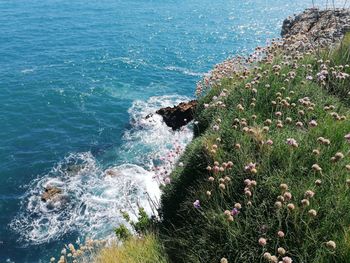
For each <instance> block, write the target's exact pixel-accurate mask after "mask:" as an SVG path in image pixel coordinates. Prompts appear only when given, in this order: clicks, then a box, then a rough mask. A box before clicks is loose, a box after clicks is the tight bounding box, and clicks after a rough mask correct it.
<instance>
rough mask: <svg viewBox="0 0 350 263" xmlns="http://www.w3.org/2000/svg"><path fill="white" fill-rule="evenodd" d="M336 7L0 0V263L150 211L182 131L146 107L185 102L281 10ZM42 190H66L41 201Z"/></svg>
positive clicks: (276, 2)
mask: <svg viewBox="0 0 350 263" xmlns="http://www.w3.org/2000/svg"><path fill="white" fill-rule="evenodd" d="M346 4H347V3H346V1H326V0H324V1H317V0H314V1H307V0H293V1H291V0H216V1H212V0H95V1H91V0H90V1H87V0H69V1H68V0H0V262H1V263H2V262H8V263H9V262H16V263H17V262H18V263H23V262H49V259H50V258H51V257H52V256H54V257H56V258H57V256H58V255H59V254H60V251H61V249H62V248H63V246H64V244H68V243H76V242H82V241H83V240H84V239H87V238H93V239H106V238H107V239H108V238H112V237H113V235H114V234H113V230H114V228H115V227H117V226H118V225H120V224H121V223H125V222H124V220H123V218H122V216H121V211H128V212H129V213H131V214H132V215H134V216H135V214H136V212H137V207H139V206H142V207H145V208H146V210H147V211H148V212H152V211H153V209H154V207H153V209H152V206H151V205H150V204H151V203H152V204H155V205H157V203H158V201H159V196H160V194H161V190H160V189H159V185H162V184H164V183H171V180H169V179H167V178H168V177H167V175H168V174H169V172H170V170H171V169H172V167H173V166H174V164H175V162H176V159H177V158H178V156H179V154H181V152H182V151H183V150H184V148H185V147H186V144H187V143H188V142H190V140H191V138H192V125H191V124H189V125H188V126H186V127H183V128H182V129H181V130H179V131H172V130H171V129H170V128H168V127H167V126H166V125H165V124H164V123H163V121H162V118H161V117H160V116H158V115H156V114H154V113H155V111H156V110H157V109H159V108H160V107H165V106H172V105H175V104H177V103H179V102H181V101H186V100H189V99H193V98H194V97H195V95H194V91H195V87H196V82H197V81H199V80H200V79H201V78H202V77H203V75H204V74H206V73H207V72H208V71H209V70H210V69H211V68H212V67H213V66H214V65H215V64H216V63H219V62H220V61H223V60H224V59H225V58H228V57H231V56H234V55H237V54H241V55H242V54H243V55H244V54H249V53H250V52H251V51H252V50H253V49H254V48H255V47H256V46H264V45H266V44H268V43H269V42H270V41H271V39H272V38H275V37H279V35H280V31H281V24H282V21H283V19H284V18H286V17H287V16H289V15H293V14H294V13H298V12H300V11H302V10H303V9H305V8H308V7H313V6H321V7H329V8H333V7H334V6H338V7H342V6H344V5H346ZM152 113H153V115H152V116H151V117H149V118H146V116H147V115H149V114H152ZM169 181H170V182H169ZM49 186H54V187H58V188H60V189H61V191H62V196H61V197H62V198H60V199H59V200H58V201H57V200H56V201H55V202H43V201H42V200H41V195H42V193H43V191H44V189H45V187H49Z"/></svg>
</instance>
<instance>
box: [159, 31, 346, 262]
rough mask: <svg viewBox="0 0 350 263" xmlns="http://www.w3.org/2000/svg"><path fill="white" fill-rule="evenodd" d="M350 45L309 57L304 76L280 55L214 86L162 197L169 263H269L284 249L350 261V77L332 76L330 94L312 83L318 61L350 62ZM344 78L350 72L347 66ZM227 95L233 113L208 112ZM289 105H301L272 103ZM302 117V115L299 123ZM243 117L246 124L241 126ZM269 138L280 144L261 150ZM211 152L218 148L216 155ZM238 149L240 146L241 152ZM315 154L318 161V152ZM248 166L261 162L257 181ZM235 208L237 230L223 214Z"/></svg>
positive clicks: (305, 256)
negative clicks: (248, 184) (349, 138)
mask: <svg viewBox="0 0 350 263" xmlns="http://www.w3.org/2000/svg"><path fill="white" fill-rule="evenodd" d="M349 43H350V41H349V37H346V39H345V40H344V42H343V46H342V48H341V49H340V50H337V51H335V52H333V53H330V52H322V53H321V54H313V55H307V56H304V57H303V58H301V59H299V60H298V61H297V64H298V68H297V69H293V68H292V67H291V66H290V65H283V64H282V63H281V62H282V61H284V59H283V57H282V55H280V56H276V57H275V59H274V62H273V63H272V65H271V64H266V63H265V64H261V65H259V66H260V67H261V70H259V69H258V70H254V69H252V70H251V74H250V75H249V77H248V79H245V80H241V79H240V78H238V77H237V76H232V78H230V79H223V80H222V81H221V85H217V86H215V87H212V89H211V90H209V91H208V92H207V94H206V95H205V96H204V97H202V98H201V99H200V103H199V106H198V109H197V114H196V120H197V121H198V125H197V126H195V133H196V138H195V139H194V140H193V142H192V143H191V144H190V145H189V146H188V148H187V150H186V152H185V154H184V155H183V156H182V158H181V160H180V161H182V162H183V163H184V166H183V167H178V168H176V170H175V171H174V172H173V174H172V177H173V180H172V184H171V185H169V186H167V187H166V189H165V192H164V194H163V197H162V213H163V223H162V227H163V230H162V240H163V241H164V244H165V246H166V249H167V252H168V254H169V256H170V258H171V260H172V262H176V263H181V262H186V263H190V262H220V259H221V258H222V257H226V258H227V259H228V261H229V262H230V263H232V262H267V261H266V260H265V259H264V258H263V254H264V252H269V253H271V254H272V255H277V251H276V250H277V248H278V247H283V248H284V249H285V250H286V251H287V253H286V255H287V256H290V257H291V258H292V259H293V262H308V263H310V262H315V263H316V262H317V263H321V262H350V212H349V208H350V189H349V187H348V186H347V184H346V179H348V178H350V173H349V172H348V171H347V170H346V169H345V165H346V164H350V155H349V150H350V144H348V143H347V142H346V140H345V139H344V135H346V134H347V133H349V132H350V121H349V106H350V100H349V97H350V96H349V95H348V92H349V91H350V83H349V80H348V79H347V80H337V79H335V78H333V77H330V78H329V80H328V81H327V84H326V86H325V87H321V85H320V84H319V83H318V82H317V81H316V80H315V78H316V77H315V75H316V73H317V72H319V71H320V64H321V63H319V62H317V61H318V60H319V59H320V58H322V59H323V60H324V61H325V60H327V59H329V60H330V63H328V67H331V66H332V65H345V64H347V63H349V64H350V59H349V50H348V48H349ZM274 64H280V65H281V66H282V68H281V70H280V71H279V72H280V75H279V76H276V75H275V74H273V72H272V66H273V65H274ZM307 64H310V65H311V68H312V69H313V72H312V73H311V75H313V77H314V80H312V81H306V76H307V75H309V73H308V72H307V67H303V66H302V65H307ZM264 71H267V74H266V75H264V74H263V77H262V78H261V79H260V82H259V84H256V85H255V86H254V87H255V88H256V89H257V91H258V92H257V93H256V94H255V93H253V92H252V90H251V89H247V88H245V84H246V83H248V82H250V81H251V79H252V78H253V77H255V76H256V74H257V73H262V72H264ZM290 71H295V72H296V77H295V78H294V79H290V81H289V82H288V83H287V82H285V81H284V80H285V78H286V77H283V74H288V73H289V72H290ZM345 72H347V73H350V69H349V68H346V69H345ZM266 85H270V86H269V87H268V86H266ZM283 87H284V88H283ZM224 89H226V90H227V92H226V93H227V95H226V96H223V97H220V98H219V99H220V100H221V101H223V102H224V103H225V104H226V108H218V107H210V108H207V109H206V108H204V104H206V103H212V101H213V96H219V94H220V93H221V92H222V91H223V90H224ZM278 93H281V94H278ZM278 97H280V98H278ZM287 97H289V98H287ZM304 97H309V98H310V100H311V103H314V107H313V109H308V106H303V105H302V104H301V103H300V102H299V99H301V98H304ZM254 99H256V102H255V106H254V107H253V106H251V103H252V102H254ZM283 99H287V101H288V102H289V103H290V104H292V103H295V104H296V106H295V107H293V106H290V107H284V106H282V105H281V104H280V103H277V105H273V104H272V103H271V102H272V101H277V102H280V101H281V100H283ZM238 104H241V105H242V106H243V107H244V110H243V111H239V110H238V109H237V105H238ZM329 105H334V109H333V110H330V111H327V110H325V109H324V106H329ZM299 110H303V111H304V112H305V115H303V116H302V115H300V114H299V113H298V111H299ZM278 111H280V112H281V113H282V116H281V117H280V118H278V117H276V115H275V113H276V112H278ZM331 112H336V113H338V114H339V115H341V116H343V115H344V116H346V120H335V119H334V118H333V117H332V116H331V114H330V113H331ZM253 115H256V119H254V117H253ZM287 117H290V118H292V123H290V124H288V123H286V121H285V120H286V118H287ZM236 118H238V119H239V120H240V122H241V123H237V124H234V120H235V119H236ZM219 119H220V120H221V122H220V120H219ZM242 119H246V122H247V127H249V128H251V129H252V130H251V132H244V131H243V129H244V120H243V125H242ZM266 119H271V120H272V124H271V125H269V131H268V132H264V131H263V127H264V126H265V124H264V122H265V120H266ZM278 119H280V120H282V122H283V128H277V125H276V124H277V120H278ZM311 120H316V121H317V123H318V126H317V127H315V128H310V127H309V125H308V123H309V122H310V121H311ZM297 121H300V122H303V124H304V127H303V128H298V127H296V125H295V123H296V122H297ZM215 124H217V125H219V126H220V129H219V131H214V130H213V129H212V127H213V125H215ZM234 125H236V128H235V126H234ZM320 136H322V137H324V138H327V139H329V140H330V141H331V144H330V145H328V146H327V145H322V144H320V143H319V142H317V138H318V137H320ZM217 138H220V139H221V142H218V141H217ZM287 138H294V139H295V140H296V141H297V142H298V144H299V147H297V148H293V147H291V146H290V145H288V144H287V143H286V140H287ZM268 139H271V140H272V141H273V145H272V146H269V145H266V144H263V143H262V141H264V142H266V141H267V140H268ZM214 144H215V145H217V146H218V148H217V150H216V152H215V153H214V152H213V151H212V149H213V145H214ZM235 144H240V146H241V148H240V149H237V148H236V147H234V145H235ZM214 147H215V146H214ZM314 149H317V150H319V151H320V154H319V155H315V154H313V153H312V152H313V150H314ZM337 152H342V153H343V154H344V155H345V158H344V159H342V160H340V161H338V162H332V161H330V159H331V157H333V156H334V155H335V154H336V153H337ZM214 161H217V162H219V163H220V166H222V163H223V162H226V163H227V162H228V161H232V162H233V167H232V169H225V171H223V172H219V173H218V174H215V175H214V174H213V173H212V172H209V171H207V170H206V167H207V166H208V165H209V166H211V167H213V165H214ZM250 162H253V163H256V164H257V173H256V174H253V173H251V172H247V171H245V170H244V167H245V166H246V165H247V164H248V163H250ZM313 164H318V165H319V166H320V167H321V168H322V172H315V171H314V170H313V169H312V168H311V167H312V165H313ZM210 176H213V177H215V181H214V182H209V181H208V178H209V177H210ZM225 176H228V177H229V178H230V181H229V182H228V180H227V178H226V181H225V182H224V184H225V190H221V189H220V188H219V183H220V182H219V180H220V178H224V177H225ZM245 179H250V180H255V181H256V182H257V186H255V187H253V188H252V189H250V191H251V192H252V197H250V198H248V197H247V196H246V195H245V190H244V188H245V184H244V180H245ZM317 179H319V180H321V181H322V184H321V185H320V186H316V184H315V181H316V180H317ZM282 183H284V184H287V185H288V187H289V190H288V191H290V192H291V194H292V199H291V200H290V201H285V202H283V207H282V208H281V209H276V208H275V206H274V204H275V202H276V201H277V197H278V196H279V195H281V194H283V191H282V190H280V187H279V186H280V184H282ZM307 190H312V191H313V192H315V196H314V197H313V198H309V201H310V205H309V206H307V207H303V206H302V205H301V200H302V199H304V193H305V191H307ZM207 191H210V192H211V196H208V195H207V194H206V192H207ZM195 200H199V201H200V203H201V208H200V209H196V208H194V206H193V202H194V201H195ZM249 201H250V202H251V205H249V203H248V202H249ZM235 203H240V204H241V205H242V208H241V209H240V214H239V215H237V216H235V217H234V220H233V222H230V221H228V220H227V216H226V215H225V214H224V211H225V210H232V208H233V206H234V204H235ZM289 203H293V204H294V205H295V209H294V210H293V211H289V210H288V208H287V204H289ZM310 209H315V210H316V211H317V215H316V217H312V216H310V215H308V211H309V210H310ZM279 230H282V231H283V232H284V233H285V237H284V238H278V237H277V232H278V231H279ZM261 237H264V238H266V239H267V245H266V246H264V247H262V246H260V245H259V244H258V240H259V238H261ZM329 240H334V241H335V242H336V246H337V247H336V249H335V250H332V249H330V248H327V247H326V245H325V243H326V242H327V241H329ZM279 260H282V257H279Z"/></svg>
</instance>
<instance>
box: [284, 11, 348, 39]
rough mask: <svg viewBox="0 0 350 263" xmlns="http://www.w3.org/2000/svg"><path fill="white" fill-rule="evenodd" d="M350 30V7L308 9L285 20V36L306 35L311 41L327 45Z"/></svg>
mask: <svg viewBox="0 0 350 263" xmlns="http://www.w3.org/2000/svg"><path fill="white" fill-rule="evenodd" d="M349 30H350V10H349V9H327V10H319V9H317V8H310V9H306V10H305V11H304V12H303V13H301V14H298V15H294V16H293V17H288V18H287V19H285V20H284V21H283V25H282V31H281V35H282V37H284V38H288V37H292V36H300V35H304V36H306V37H307V38H308V40H309V41H310V42H311V43H315V44H317V45H318V46H326V45H330V44H332V43H335V42H338V41H339V40H341V39H342V37H343V36H344V34H345V32H347V31H349Z"/></svg>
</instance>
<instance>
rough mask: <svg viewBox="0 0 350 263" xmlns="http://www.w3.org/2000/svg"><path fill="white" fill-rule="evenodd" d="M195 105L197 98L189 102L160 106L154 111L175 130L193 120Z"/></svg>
mask: <svg viewBox="0 0 350 263" xmlns="http://www.w3.org/2000/svg"><path fill="white" fill-rule="evenodd" d="M196 106H197V100H191V101H189V102H181V103H180V104H179V105H177V106H174V107H166V108H161V109H159V110H157V112H156V113H158V114H159V115H161V116H162V117H163V120H164V122H165V123H166V125H168V126H169V127H171V128H172V129H173V130H177V129H179V128H181V127H182V126H184V125H186V124H187V123H189V122H190V121H191V120H193V115H194V110H195V108H196Z"/></svg>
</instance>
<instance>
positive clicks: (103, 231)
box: [10, 96, 192, 245]
mask: <svg viewBox="0 0 350 263" xmlns="http://www.w3.org/2000/svg"><path fill="white" fill-rule="evenodd" d="M187 99H188V98H186V97H179V96H160V97H151V98H150V99H149V100H147V101H141V100H138V101H135V102H134V103H133V105H132V107H131V108H130V109H129V114H130V124H131V128H130V129H129V130H127V131H126V132H125V134H124V137H123V145H122V146H121V147H120V148H119V149H113V150H111V153H108V155H110V154H115V155H116V160H117V163H118V164H117V165H113V164H112V165H106V164H104V163H103V156H102V158H99V159H98V160H97V159H96V157H95V156H93V155H92V153H91V152H83V153H71V154H69V155H68V156H66V157H65V158H64V159H63V160H62V161H61V162H59V163H58V164H57V165H55V166H54V167H53V168H52V169H51V171H50V172H48V173H47V174H45V175H43V176H40V177H39V178H38V179H37V180H35V181H34V182H32V184H31V185H29V186H28V190H27V192H26V193H25V195H24V197H23V200H22V203H21V206H22V207H21V209H20V212H19V214H18V215H17V216H16V218H15V219H14V220H13V221H12V222H11V224H10V226H11V228H12V229H13V230H15V231H16V232H17V233H18V234H19V235H20V236H21V241H23V242H24V243H25V244H31V245H32V244H42V243H44V242H48V241H51V240H57V239H58V238H60V237H62V236H64V235H66V234H71V233H78V235H79V236H80V237H85V236H87V235H88V236H89V237H90V238H106V237H108V236H109V235H111V234H112V232H113V231H112V230H113V228H114V227H116V226H118V224H120V223H122V222H123V218H122V216H121V213H120V211H121V210H122V211H128V212H129V213H130V214H131V216H134V217H135V215H136V213H137V209H138V207H139V206H141V207H144V208H145V209H146V211H147V212H148V213H150V214H151V213H154V212H155V209H156V206H157V202H158V200H159V197H160V189H159V185H160V184H164V183H167V182H169V179H168V175H169V173H170V170H171V169H172V168H173V166H174V164H175V163H176V160H177V158H178V156H179V155H180V154H181V152H182V151H183V149H184V147H185V146H186V144H187V143H188V142H189V141H190V140H191V139H192V130H191V128H190V127H183V128H182V129H181V130H179V131H176V132H174V131H172V129H171V128H169V127H167V126H166V125H165V124H164V122H163V121H162V118H161V116H159V115H157V114H154V112H155V111H156V110H157V109H159V108H160V107H165V106H172V105H174V104H177V103H179V102H181V101H183V100H187ZM100 159H102V160H100ZM50 187H51V188H57V189H60V192H59V193H57V194H56V195H54V196H53V197H52V198H51V199H49V200H47V201H46V202H44V201H43V200H42V194H43V192H44V190H45V189H47V188H50Z"/></svg>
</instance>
